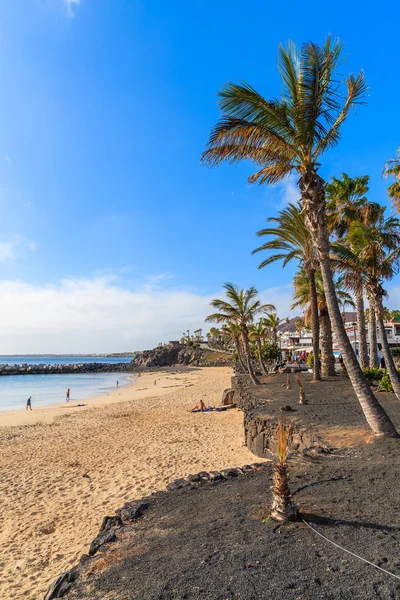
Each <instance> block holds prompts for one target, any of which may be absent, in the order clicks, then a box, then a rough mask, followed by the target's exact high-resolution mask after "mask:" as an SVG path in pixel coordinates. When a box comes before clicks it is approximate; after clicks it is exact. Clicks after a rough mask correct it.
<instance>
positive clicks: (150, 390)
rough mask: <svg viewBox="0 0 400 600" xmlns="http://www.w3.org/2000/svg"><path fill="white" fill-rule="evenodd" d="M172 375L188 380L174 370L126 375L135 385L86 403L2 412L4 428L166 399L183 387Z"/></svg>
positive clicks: (63, 403)
mask: <svg viewBox="0 0 400 600" xmlns="http://www.w3.org/2000/svg"><path fill="white" fill-rule="evenodd" d="M171 373H174V376H176V377H177V378H179V377H185V373H181V372H179V371H176V375H175V371H173V370H171V371H165V370H162V369H160V371H157V372H151V373H143V374H142V375H141V376H140V377H137V376H136V375H135V374H131V375H128V374H124V373H123V374H122V375H123V376H126V377H127V379H131V378H132V379H134V381H132V382H131V383H129V384H127V385H124V386H122V387H118V388H115V389H114V390H113V391H110V392H107V393H106V394H100V395H97V396H92V397H89V398H85V399H84V400H79V401H71V402H69V403H67V402H65V401H64V402H59V403H57V404H51V405H47V406H38V407H37V408H35V404H34V402H33V410H32V411H27V410H25V406H22V407H21V408H18V409H8V410H2V411H0V427H16V426H19V425H35V424H37V423H47V424H49V423H52V422H53V421H54V419H56V418H57V417H59V416H60V415H62V414H65V413H66V412H67V411H68V413H75V412H82V411H84V410H86V409H95V408H98V407H103V406H107V405H110V404H116V403H119V402H125V401H128V400H133V399H141V398H146V397H149V398H152V397H154V396H164V395H165V394H168V393H169V392H171V391H172V390H173V388H176V387H179V383H178V384H176V385H174V386H171V383H170V379H169V377H170V376H171ZM21 377H26V375H21ZM28 377H29V376H28ZM154 381H157V385H154ZM77 404H84V405H85V406H77Z"/></svg>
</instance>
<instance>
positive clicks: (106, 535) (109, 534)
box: [89, 529, 117, 556]
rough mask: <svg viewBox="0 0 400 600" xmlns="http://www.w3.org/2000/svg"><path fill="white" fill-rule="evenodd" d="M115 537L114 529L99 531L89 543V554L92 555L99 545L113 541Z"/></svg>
mask: <svg viewBox="0 0 400 600" xmlns="http://www.w3.org/2000/svg"><path fill="white" fill-rule="evenodd" d="M116 539H117V536H116V535H115V531H114V529H110V530H109V531H104V532H103V533H99V535H98V536H97V537H95V538H94V540H93V541H92V543H91V544H90V548H89V556H94V555H95V554H96V552H97V551H98V550H99V548H100V547H101V546H103V545H104V544H107V543H108V542H115V540H116Z"/></svg>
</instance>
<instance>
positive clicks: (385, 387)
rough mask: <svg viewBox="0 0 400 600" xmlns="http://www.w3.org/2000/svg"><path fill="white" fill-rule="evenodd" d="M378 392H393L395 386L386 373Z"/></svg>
mask: <svg viewBox="0 0 400 600" xmlns="http://www.w3.org/2000/svg"><path fill="white" fill-rule="evenodd" d="M377 391H378V392H393V386H392V383H391V381H390V377H389V375H388V374H387V373H385V374H384V375H383V377H382V379H381V380H380V382H379V387H378V390H377Z"/></svg>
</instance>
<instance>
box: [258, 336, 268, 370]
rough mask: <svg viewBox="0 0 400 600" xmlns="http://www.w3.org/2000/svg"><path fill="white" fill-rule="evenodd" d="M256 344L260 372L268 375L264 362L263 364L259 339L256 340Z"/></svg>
mask: <svg viewBox="0 0 400 600" xmlns="http://www.w3.org/2000/svg"><path fill="white" fill-rule="evenodd" d="M256 343H257V348H258V356H259V360H260V367H261V371H262V372H263V373H264V375H268V371H267V368H266V366H265V362H264V359H263V356H262V347H261V340H260V338H257V340H256Z"/></svg>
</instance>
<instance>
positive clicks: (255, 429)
mask: <svg viewBox="0 0 400 600" xmlns="http://www.w3.org/2000/svg"><path fill="white" fill-rule="evenodd" d="M231 384H232V388H231V389H232V390H234V394H233V395H232V394H231V396H230V397H231V398H232V402H235V403H236V405H237V406H238V407H239V408H240V409H241V410H242V411H243V426H244V439H245V444H246V446H247V448H248V449H249V450H250V451H251V452H252V453H253V454H255V455H256V456H259V457H261V458H271V454H274V453H275V447H276V437H275V431H276V426H277V422H278V417H277V416H276V415H272V414H271V411H270V410H269V409H268V404H271V402H273V401H274V398H273V397H271V391H270V390H269V389H268V383H266V384H264V385H262V386H261V385H260V386H255V385H253V383H252V381H251V379H250V377H249V376H248V375H245V374H236V375H234V376H233V377H232V378H231ZM227 392H228V390H225V392H224V397H225V396H227ZM285 408H287V409H288V410H289V411H290V406H289V407H284V408H281V410H285ZM315 447H318V448H321V447H323V445H322V444H321V441H320V440H319V438H318V437H317V436H315V435H314V434H313V432H312V431H311V430H309V429H306V428H304V427H301V426H300V424H299V423H296V422H295V431H294V434H293V437H292V441H291V445H290V450H291V452H302V451H304V450H307V449H310V448H315Z"/></svg>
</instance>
